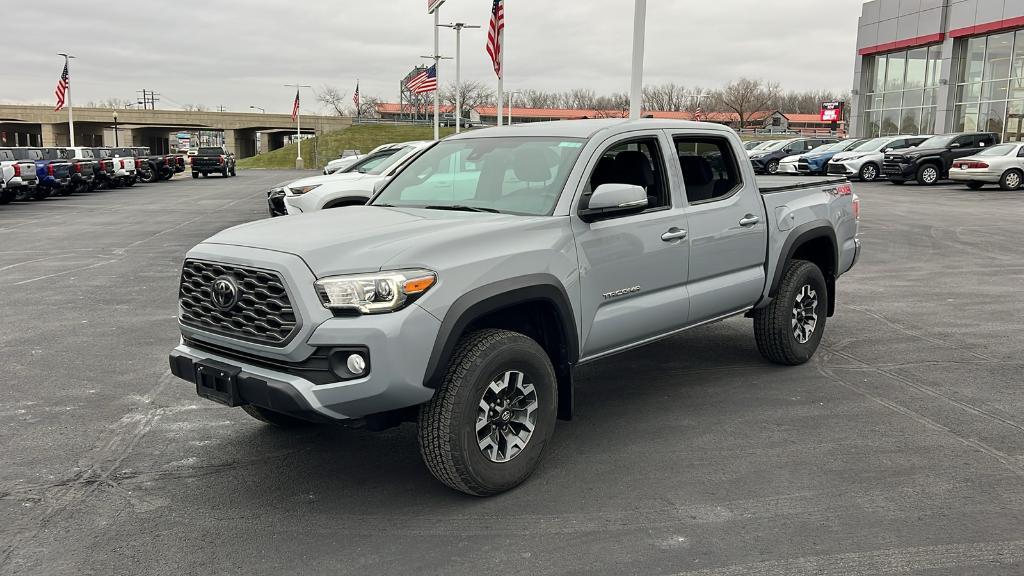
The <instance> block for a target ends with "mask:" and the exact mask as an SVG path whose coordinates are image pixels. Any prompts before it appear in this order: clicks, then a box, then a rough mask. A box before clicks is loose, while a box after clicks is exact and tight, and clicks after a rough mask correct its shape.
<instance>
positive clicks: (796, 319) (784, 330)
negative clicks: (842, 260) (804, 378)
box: [754, 260, 828, 366]
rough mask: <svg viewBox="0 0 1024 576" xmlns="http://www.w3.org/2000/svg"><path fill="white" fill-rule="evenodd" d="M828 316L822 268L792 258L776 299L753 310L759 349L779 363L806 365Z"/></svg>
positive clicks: (815, 347) (819, 340)
mask: <svg viewBox="0 0 1024 576" xmlns="http://www.w3.org/2000/svg"><path fill="white" fill-rule="evenodd" d="M827 316H828V286H827V285H826V284H825V276H824V275H823V274H822V273H821V269H820V268H818V267H817V266H816V265H814V264H812V263H811V262H808V261H806V260H793V261H792V262H790V263H789V265H788V266H787V267H786V271H785V272H784V273H783V276H782V282H781V283H780V284H779V290H778V293H777V294H776V296H775V299H774V300H772V302H771V304H769V305H768V306H765V307H764V308H759V309H757V310H754V337H755V339H756V340H757V350H758V351H759V352H760V353H761V355H762V356H764V357H765V358H766V359H768V360H770V361H771V362H774V363H776V364H784V365H787V366H796V365H797V364H803V363H804V362H807V361H808V360H810V359H811V357H812V356H814V352H815V351H816V350H817V349H818V344H819V343H821V337H822V335H823V334H824V333H825V319H826V317H827Z"/></svg>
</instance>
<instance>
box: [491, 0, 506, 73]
mask: <svg viewBox="0 0 1024 576" xmlns="http://www.w3.org/2000/svg"><path fill="white" fill-rule="evenodd" d="M504 30H505V0H494V5H493V6H492V7H491V26H490V28H489V29H488V30H487V55H488V56H490V57H491V62H492V63H494V73H495V74H497V75H498V78H501V34H502V32H504Z"/></svg>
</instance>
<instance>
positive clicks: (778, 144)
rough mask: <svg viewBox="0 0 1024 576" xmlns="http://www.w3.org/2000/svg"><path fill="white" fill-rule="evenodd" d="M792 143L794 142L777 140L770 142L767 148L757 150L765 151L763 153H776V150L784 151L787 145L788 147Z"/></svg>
mask: <svg viewBox="0 0 1024 576" xmlns="http://www.w3.org/2000/svg"><path fill="white" fill-rule="evenodd" d="M790 142H792V140H776V141H775V142H770V143H769V144H768V145H767V146H765V147H764V148H761V147H758V148H756V149H757V150H761V151H763V152H774V151H776V150H782V149H783V148H785V147H786V146H787V145H788V144H789V143H790Z"/></svg>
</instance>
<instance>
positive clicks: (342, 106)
mask: <svg viewBox="0 0 1024 576" xmlns="http://www.w3.org/2000/svg"><path fill="white" fill-rule="evenodd" d="M313 94H315V95H316V101H317V102H319V103H320V104H322V105H323V106H324V107H326V108H327V109H328V110H329V111H330V112H331V113H332V114H334V115H335V116H346V115H348V113H349V112H350V111H351V108H349V102H351V100H347V98H346V97H347V96H348V93H347V92H342V91H341V90H338V88H336V87H334V86H329V85H327V84H324V85H323V86H321V87H320V89H319V90H316V89H314V90H313Z"/></svg>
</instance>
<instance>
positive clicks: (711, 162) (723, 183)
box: [675, 136, 743, 204]
mask: <svg viewBox="0 0 1024 576" xmlns="http://www.w3.org/2000/svg"><path fill="white" fill-rule="evenodd" d="M675 143H676V156H678V158H679V168H680V169H681V170H682V173H683V182H684V183H685V184H686V198H687V200H688V201H689V202H690V203H691V204H695V203H698V202H708V201H712V200H720V199H722V198H726V197H729V196H732V195H733V193H735V192H736V190H739V188H740V186H741V185H742V184H743V181H742V179H741V178H740V171H739V168H738V164H737V163H736V158H735V157H734V156H733V153H732V147H731V146H730V145H729V141H728V140H726V139H725V138H715V137H710V136H708V137H703V136H702V137H680V138H676V139H675Z"/></svg>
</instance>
